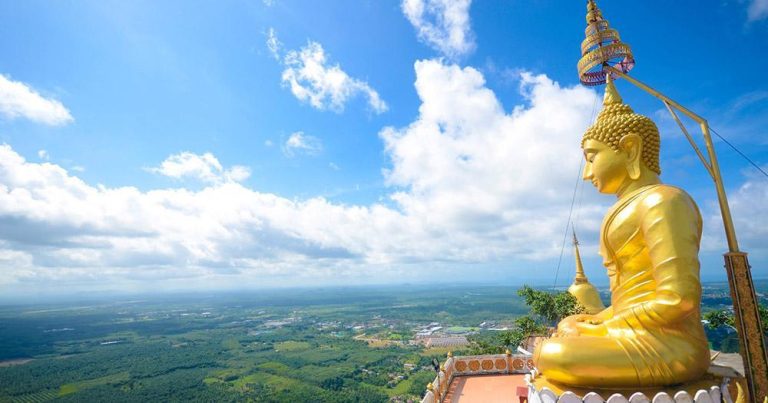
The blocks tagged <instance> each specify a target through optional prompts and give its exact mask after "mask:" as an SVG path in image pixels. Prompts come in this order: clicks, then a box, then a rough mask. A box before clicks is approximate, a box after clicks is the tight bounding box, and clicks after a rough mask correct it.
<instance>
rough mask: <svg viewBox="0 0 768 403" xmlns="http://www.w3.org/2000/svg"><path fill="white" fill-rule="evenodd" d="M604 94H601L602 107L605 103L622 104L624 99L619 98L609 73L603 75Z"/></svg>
mask: <svg viewBox="0 0 768 403" xmlns="http://www.w3.org/2000/svg"><path fill="white" fill-rule="evenodd" d="M605 84H606V85H605V95H603V107H605V106H606V105H619V104H623V103H624V100H623V99H621V95H619V91H617V90H616V86H615V85H614V84H613V78H612V77H611V75H610V74H608V75H607V76H606V77H605Z"/></svg>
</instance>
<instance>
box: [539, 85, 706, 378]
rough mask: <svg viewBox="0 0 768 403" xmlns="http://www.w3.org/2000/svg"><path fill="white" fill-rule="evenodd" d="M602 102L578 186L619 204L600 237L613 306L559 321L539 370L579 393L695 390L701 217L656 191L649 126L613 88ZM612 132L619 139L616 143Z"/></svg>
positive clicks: (668, 190)
mask: <svg viewBox="0 0 768 403" xmlns="http://www.w3.org/2000/svg"><path fill="white" fill-rule="evenodd" d="M606 102H607V104H608V105H607V106H606V109H605V110H604V111H603V112H602V113H601V116H600V117H599V118H598V120H597V122H596V123H595V126H594V127H592V128H590V129H589V130H588V131H587V133H586V134H585V136H584V141H583V143H582V148H583V149H584V155H585V157H586V159H587V164H586V166H585V169H584V179H585V180H590V181H592V183H593V184H594V185H595V186H596V187H597V189H598V190H599V191H600V192H602V193H609V194H615V195H616V196H617V197H618V201H617V202H616V203H615V204H614V205H613V207H611V209H610V210H609V211H608V213H607V214H606V216H605V218H604V220H603V224H602V228H601V231H600V235H601V237H600V254H601V255H602V256H603V263H604V265H605V267H606V269H607V272H608V273H607V274H608V277H609V279H610V289H611V306H610V307H608V308H607V309H605V310H603V311H602V312H600V313H598V314H595V315H574V316H570V317H568V318H566V319H564V320H563V321H561V322H560V323H559V324H558V328H557V333H556V334H555V336H554V337H552V338H550V339H548V340H546V341H544V342H542V343H541V344H540V345H539V346H538V347H537V349H536V352H535V355H534V356H535V360H536V366H537V368H538V369H539V371H540V372H541V373H542V374H543V375H544V376H545V377H546V378H547V379H549V380H550V381H553V382H558V383H562V384H566V385H574V386H579V387H593V388H600V387H606V388H612V387H624V386H633V387H653V386H664V385H672V384H678V383H683V382H688V381H692V380H695V379H697V378H699V377H700V376H702V375H703V374H704V373H705V371H706V369H707V367H708V366H709V350H708V346H707V340H706V336H705V335H704V329H703V327H702V324H701V321H700V302H701V284H700V282H699V260H698V251H699V241H700V239H701V215H700V214H699V210H698V208H697V207H696V204H695V203H694V201H693V200H692V199H691V198H690V196H688V194H686V193H685V192H684V191H683V190H681V189H678V188H676V187H673V186H668V185H664V184H662V183H661V181H660V180H659V177H658V175H657V169H654V168H657V167H650V166H649V164H650V165H652V162H653V161H658V151H657V150H658V148H655V153H654V155H649V154H648V153H647V152H644V150H645V148H644V147H645V146H646V144H651V145H653V144H658V131H657V130H656V127H655V125H653V124H652V123H651V126H652V127H651V126H649V125H648V124H647V122H646V121H645V120H644V119H647V118H645V117H642V119H640V118H638V116H639V115H636V114H634V113H633V112H632V110H631V108H629V107H628V106H626V105H623V104H622V101H621V98H620V97H619V96H618V93H617V92H616V90H615V88H614V87H613V83H611V82H610V81H609V82H608V86H607V89H606ZM637 122H643V123H642V124H638V123H637ZM648 122H650V121H649V120H648ZM633 127H638V128H640V129H641V130H642V132H641V133H638V132H636V131H633V130H631V129H628V128H633ZM612 132H617V133H622V135H621V137H620V138H618V139H616V141H615V144H612V143H613V137H614V136H612V134H611V133H612ZM590 133H604V134H606V136H600V137H597V136H592V135H590ZM601 140H602V141H607V142H609V143H611V144H606V143H603V142H602V141H601Z"/></svg>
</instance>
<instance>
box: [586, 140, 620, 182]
mask: <svg viewBox="0 0 768 403" xmlns="http://www.w3.org/2000/svg"><path fill="white" fill-rule="evenodd" d="M583 148H584V158H585V159H586V160H587V163H586V165H585V166H584V180H590V181H592V184H593V185H595V187H596V188H597V190H598V191H599V192H600V193H609V194H616V193H618V192H619V190H620V189H621V188H622V187H623V186H624V185H625V184H626V182H627V181H629V180H631V178H630V177H629V173H628V172H627V160H628V157H627V154H626V153H624V152H618V151H614V150H613V149H612V148H611V147H609V146H607V145H605V144H604V143H602V142H600V141H597V140H592V139H588V140H586V141H585V142H584V146H583Z"/></svg>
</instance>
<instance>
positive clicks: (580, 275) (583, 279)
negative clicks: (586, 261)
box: [573, 231, 589, 284]
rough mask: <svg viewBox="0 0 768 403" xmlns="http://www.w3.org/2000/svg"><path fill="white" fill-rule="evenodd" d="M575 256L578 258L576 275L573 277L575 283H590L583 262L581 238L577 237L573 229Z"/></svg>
mask: <svg viewBox="0 0 768 403" xmlns="http://www.w3.org/2000/svg"><path fill="white" fill-rule="evenodd" d="M573 256H574V257H575V258H576V277H575V278H574V279H573V284H584V283H589V279H588V278H587V275H586V274H584V265H583V264H582V263H581V254H580V253H579V240H578V239H577V238H576V231H573Z"/></svg>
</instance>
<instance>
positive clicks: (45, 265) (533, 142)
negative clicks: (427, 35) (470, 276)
mask: <svg viewBox="0 0 768 403" xmlns="http://www.w3.org/2000/svg"><path fill="white" fill-rule="evenodd" d="M415 71H416V76H417V79H416V83H415V87H416V91H417V93H418V95H419V98H420V100H421V106H420V108H419V111H420V112H419V116H418V118H417V119H416V120H415V121H413V122H412V123H411V124H409V125H407V126H406V127H402V128H393V127H387V128H384V129H383V130H382V131H381V133H380V136H381V138H382V139H383V141H384V143H385V145H386V153H387V155H388V156H389V158H390V159H391V162H392V167H391V169H389V170H388V171H387V172H386V173H385V176H386V180H387V183H388V184H389V185H390V186H391V187H392V189H393V191H392V193H391V199H392V201H393V202H394V205H392V206H390V205H388V204H386V203H380V204H379V203H377V204H372V205H344V204H337V203H332V202H330V201H328V200H326V199H324V198H322V197H313V198H309V199H306V200H290V199H286V198H284V197H280V196H279V195H276V194H270V193H264V192H260V191H258V190H255V189H251V188H248V187H246V186H244V185H243V184H241V183H238V182H239V180H242V179H243V178H244V177H245V176H246V174H245V173H244V172H247V168H245V167H232V168H229V169H225V168H224V167H223V166H222V165H221V163H220V162H219V161H218V160H217V159H216V157H215V156H213V155H212V154H210V153H206V154H203V155H195V154H192V153H188V152H185V153H180V154H177V155H172V156H170V157H169V158H168V159H167V160H166V161H163V162H162V163H161V164H160V166H159V167H156V168H152V169H150V171H151V172H155V173H158V174H163V175H167V176H169V177H172V178H190V179H197V180H199V181H201V182H202V183H204V184H205V185H206V187H204V188H203V189H201V190H198V191H191V190H188V189H185V188H167V189H157V190H150V191H140V190H138V189H136V188H133V187H121V188H107V187H105V186H102V185H95V186H94V185H90V184H88V183H86V182H84V181H82V180H81V179H79V178H78V177H77V176H75V175H73V174H72V173H70V172H68V171H67V170H65V169H64V168H62V167H61V166H58V165H55V164H52V163H48V162H44V163H34V162H29V161H26V160H25V159H24V158H23V157H21V156H20V155H19V154H18V153H17V152H16V151H15V150H13V148H12V147H11V146H9V145H3V146H2V147H0V223H1V224H2V225H0V228H2V230H0V231H2V232H0V238H1V239H2V241H1V242H0V265H2V267H4V276H2V278H0V281H1V282H2V284H3V285H4V286H10V285H11V284H17V285H18V284H22V285H23V284H24V283H28V282H36V283H38V284H58V285H61V284H65V283H72V284H88V283H95V284H102V285H103V284H107V283H111V284H119V283H121V282H135V281H147V280H151V279H155V278H157V279H168V278H176V279H185V278H186V279H190V278H191V279H197V280H200V279H206V281H211V282H214V283H215V282H216V281H224V282H228V281H231V282H232V283H234V284H237V283H241V282H242V281H243V278H244V277H248V278H251V279H261V280H263V282H264V284H268V283H269V281H270V280H269V279H270V277H271V276H274V277H275V278H278V279H279V278H284V277H285V276H290V277H291V278H293V279H294V281H298V282H301V280H302V279H303V280H305V281H308V282H309V281H323V279H326V280H327V279H329V277H330V276H339V275H347V276H353V277H354V276H360V277H365V276H372V277H377V276H381V275H382V274H385V273H387V272H388V271H389V272H394V273H401V272H407V271H408V268H409V267H413V266H414V265H418V264H424V263H427V262H434V261H443V262H465V263H466V262H475V263H477V262H489V261H499V260H503V259H508V258H510V257H516V258H524V259H528V260H531V261H536V260H539V259H544V258H550V257H553V256H556V255H557V253H558V252H559V245H558V242H557V240H558V238H559V237H560V234H561V233H562V229H563V228H562V227H563V223H564V222H565V221H566V218H567V217H566V215H567V212H568V204H569V202H570V197H569V195H570V194H571V192H572V186H573V179H574V172H575V170H576V168H577V167H578V164H579V160H578V159H579V158H580V156H578V155H574V153H573V152H572V148H573V143H574V137H575V136H578V133H580V132H581V131H583V128H585V127H586V126H587V125H588V124H589V122H590V119H591V118H592V116H591V113H592V110H593V108H594V105H595V102H596V99H595V98H596V96H597V95H596V93H595V92H593V91H591V90H588V89H585V88H583V87H567V88H563V87H561V86H560V85H558V84H557V83H555V82H553V81H552V80H550V79H549V78H547V77H546V76H544V75H532V74H530V73H522V74H521V76H520V82H521V87H520V88H521V92H522V94H524V96H525V98H526V99H527V101H528V104H527V105H518V106H516V107H515V108H513V110H512V112H511V113H506V112H505V111H504V109H503V107H502V105H501V104H500V103H499V101H498V99H497V98H496V96H495V94H494V93H493V91H491V90H489V89H488V88H487V87H485V82H484V78H483V75H482V74H481V73H480V72H479V71H477V70H476V69H474V68H471V67H465V68H461V67H459V66H457V65H453V64H444V63H443V62H441V61H438V60H422V61H418V62H416V63H415ZM553 116H557V119H552V117H553ZM289 142H290V139H289ZM230 179H231V180H230ZM766 196H768V185H766V184H765V183H764V182H760V181H758V180H754V181H753V180H748V181H747V182H746V183H745V184H744V185H743V186H742V187H741V188H740V190H739V191H738V192H737V193H736V194H735V195H734V197H733V198H732V203H733V208H734V212H735V214H737V218H740V220H739V221H738V224H739V225H740V226H743V227H744V229H745V231H744V233H745V234H746V235H747V236H746V238H745V240H746V241H747V242H749V241H750V240H751V239H758V240H759V239H764V238H765V237H766V236H768V233H766V232H767V231H766V229H765V226H760V225H755V224H754V223H752V224H750V221H749V220H748V219H746V216H745V215H744V211H755V210H757V211H765V210H766V207H765V205H764V204H762V203H756V202H755V200H765V198H766ZM745 204H749V205H745ZM604 208H605V206H604V205H601V204H599V203H595V202H594V201H592V200H588V201H587V202H585V203H584V205H583V206H582V213H581V214H582V219H581V222H582V225H583V226H584V227H585V228H584V229H585V230H590V231H596V230H597V226H598V223H599V220H600V218H601V215H602V212H603V211H604ZM765 212H766V213H768V211H765ZM385 276H386V275H385ZM227 278H229V279H230V280H227ZM310 279H313V280H310ZM241 284H242V283H241Z"/></svg>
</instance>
